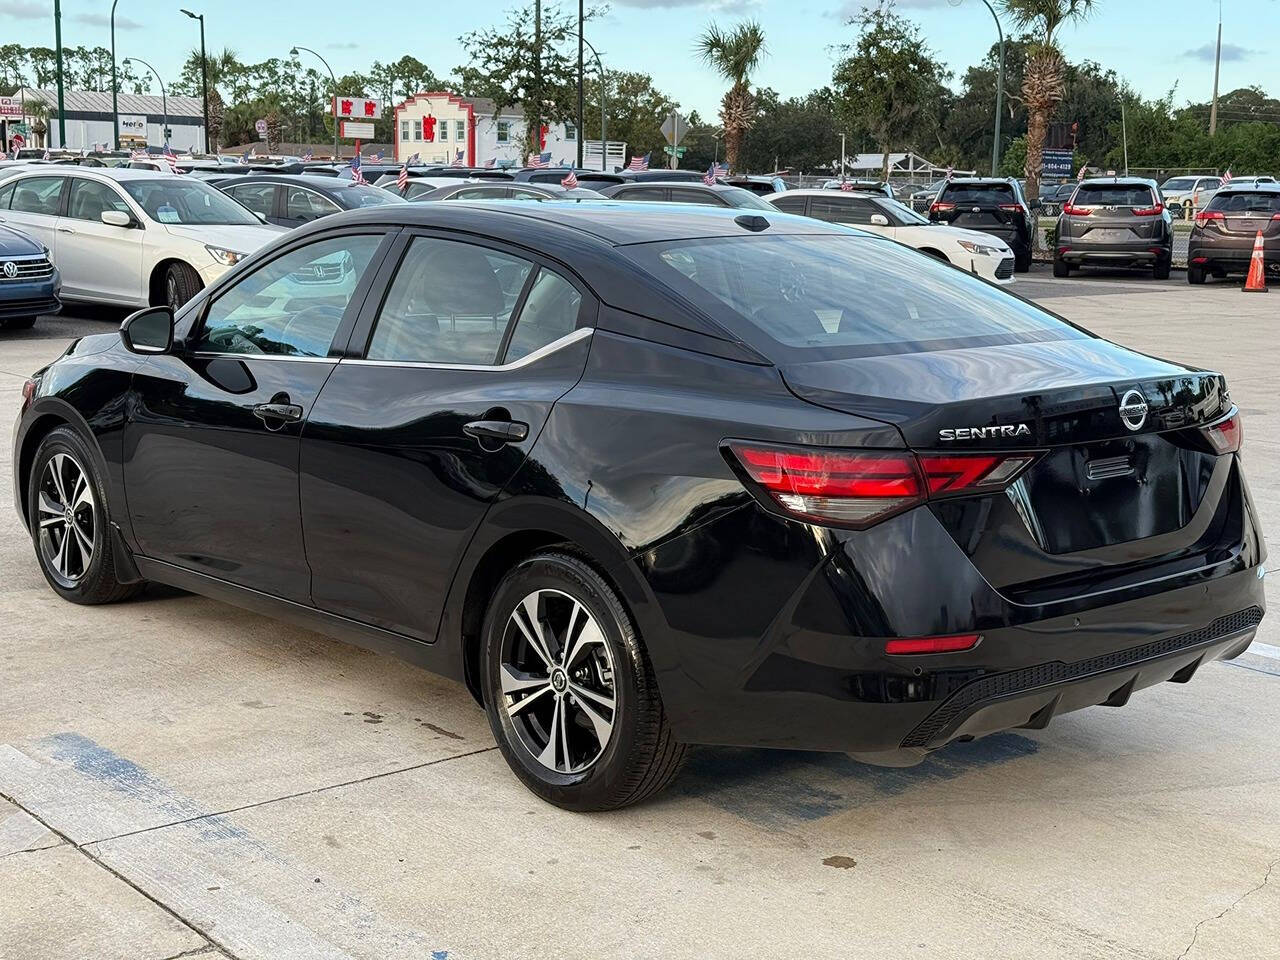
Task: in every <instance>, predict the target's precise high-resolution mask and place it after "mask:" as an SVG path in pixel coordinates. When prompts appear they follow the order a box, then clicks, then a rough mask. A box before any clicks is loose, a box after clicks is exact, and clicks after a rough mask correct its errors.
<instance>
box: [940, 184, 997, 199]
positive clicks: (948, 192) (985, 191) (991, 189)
mask: <svg viewBox="0 0 1280 960" xmlns="http://www.w3.org/2000/svg"><path fill="white" fill-rule="evenodd" d="M942 196H944V197H946V198H947V199H948V200H954V201H955V202H957V203H1009V202H1011V201H1012V200H1013V187H1011V186H1009V184H1007V183H951V184H948V185H947V186H946V187H944V188H943V189H942Z"/></svg>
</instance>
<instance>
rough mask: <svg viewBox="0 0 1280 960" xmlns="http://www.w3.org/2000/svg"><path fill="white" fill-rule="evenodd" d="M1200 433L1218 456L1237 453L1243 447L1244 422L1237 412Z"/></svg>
mask: <svg viewBox="0 0 1280 960" xmlns="http://www.w3.org/2000/svg"><path fill="white" fill-rule="evenodd" d="M1201 432H1202V433H1203V434H1204V435H1205V437H1206V438H1207V439H1208V441H1209V443H1210V444H1211V445H1212V446H1213V450H1214V453H1216V454H1218V455H1219V456H1222V455H1223V454H1224V453H1239V452H1240V448H1241V447H1242V446H1243V445H1244V421H1243V420H1241V419H1240V412H1239V411H1236V412H1235V413H1233V414H1232V415H1231V416H1229V417H1227V419H1225V420H1220V421H1219V422H1218V423H1215V424H1213V426H1210V427H1205V428H1204V429H1203V430H1202V431H1201Z"/></svg>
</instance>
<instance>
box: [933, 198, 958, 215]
mask: <svg viewBox="0 0 1280 960" xmlns="http://www.w3.org/2000/svg"><path fill="white" fill-rule="evenodd" d="M955 208H956V205H955V204H954V203H938V202H936V201H935V202H934V203H932V204H930V205H929V212H930V213H946V212H947V211H948V210H954V209H955Z"/></svg>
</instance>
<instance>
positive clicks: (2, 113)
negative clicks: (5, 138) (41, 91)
mask: <svg viewBox="0 0 1280 960" xmlns="http://www.w3.org/2000/svg"><path fill="white" fill-rule="evenodd" d="M0 117H11V118H13V119H16V120H21V119H22V101H21V100H19V99H18V98H17V97H0Z"/></svg>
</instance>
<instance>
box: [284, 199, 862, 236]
mask: <svg viewBox="0 0 1280 960" xmlns="http://www.w3.org/2000/svg"><path fill="white" fill-rule="evenodd" d="M673 206H674V205H673V204H670V203H652V204H647V203H638V202H635V201H622V200H618V201H609V200H603V199H602V200H584V201H582V202H580V203H574V204H559V203H519V202H512V201H508V200H493V201H482V200H455V201H452V202H450V203H405V204H393V205H388V206H379V207H365V208H362V209H360V210H349V211H347V212H345V213H341V214H334V215H333V216H331V217H325V218H323V223H324V224H325V225H326V227H327V228H329V229H332V228H334V227H336V226H338V225H340V224H341V223H343V222H345V223H351V224H355V223H368V222H373V223H379V222H380V223H389V224H394V225H400V226H440V227H444V228H446V229H447V228H451V227H452V228H456V229H459V230H464V231H467V232H469V233H478V234H482V235H485V236H491V237H494V238H495V239H496V238H501V239H505V240H508V241H510V242H513V243H519V244H522V245H524V246H533V247H537V246H538V245H539V244H540V243H541V242H542V241H541V240H540V239H539V238H538V237H537V236H536V233H535V231H537V230H538V229H539V228H543V230H544V231H545V233H546V234H547V239H548V240H552V239H554V238H557V237H558V238H561V239H562V240H563V242H565V243H567V244H570V245H572V244H573V243H574V242H575V241H574V239H573V238H575V237H578V238H580V237H581V236H582V235H584V234H587V235H590V236H592V237H595V238H596V239H597V240H599V241H603V242H604V243H606V244H609V245H611V246H623V245H626V244H633V243H650V242H654V241H663V240H690V239H705V238H709V237H724V236H744V237H745V236H752V235H754V234H758V233H766V234H771V235H774V236H777V235H784V234H830V235H836V236H850V235H853V234H856V233H858V231H855V230H850V229H849V228H847V227H845V226H842V225H839V224H828V223H825V222H823V221H821V220H814V219H811V218H809V217H798V216H793V215H791V214H786V213H782V212H781V211H779V212H778V213H777V214H769V215H767V220H768V223H769V226H768V227H767V228H766V229H765V230H763V231H752V230H749V229H748V228H747V227H744V226H743V225H741V224H740V223H737V222H735V221H736V220H738V219H739V218H741V217H751V218H758V217H766V214H765V213H764V212H763V211H743V210H742V209H740V208H736V207H734V208H726V207H707V206H702V205H698V204H689V205H687V206H683V207H681V208H680V213H679V215H678V216H676V215H673ZM316 222H317V223H320V222H321V221H316ZM303 229H306V228H303ZM578 242H580V241H578Z"/></svg>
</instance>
